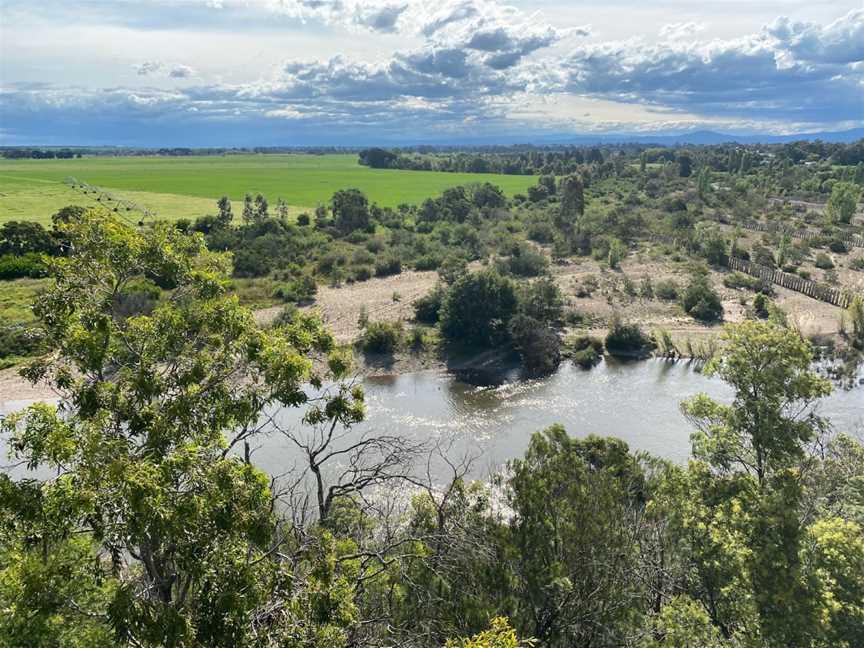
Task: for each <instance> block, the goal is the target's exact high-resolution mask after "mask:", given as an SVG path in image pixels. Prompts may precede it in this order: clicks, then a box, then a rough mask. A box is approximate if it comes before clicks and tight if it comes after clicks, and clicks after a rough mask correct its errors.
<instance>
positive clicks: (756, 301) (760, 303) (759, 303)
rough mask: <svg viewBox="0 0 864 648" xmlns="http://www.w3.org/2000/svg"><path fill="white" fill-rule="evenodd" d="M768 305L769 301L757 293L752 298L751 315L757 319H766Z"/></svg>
mask: <svg viewBox="0 0 864 648" xmlns="http://www.w3.org/2000/svg"><path fill="white" fill-rule="evenodd" d="M770 304H771V301H770V300H769V299H768V298H767V297H766V296H765V295H764V294H762V293H758V294H757V295H756V296H755V297H754V298H753V314H754V315H756V317H758V318H759V319H768V315H769V314H770V311H769V308H768V307H769V306H770Z"/></svg>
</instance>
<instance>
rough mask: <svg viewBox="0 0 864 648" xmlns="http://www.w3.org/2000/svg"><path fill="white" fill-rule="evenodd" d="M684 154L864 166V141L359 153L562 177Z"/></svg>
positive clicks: (761, 162) (445, 167) (386, 164)
mask: <svg viewBox="0 0 864 648" xmlns="http://www.w3.org/2000/svg"><path fill="white" fill-rule="evenodd" d="M681 155H687V156H688V157H691V158H693V159H694V160H697V161H699V162H700V163H702V164H705V165H707V166H710V167H711V168H712V169H713V170H715V171H725V172H729V173H747V172H749V171H751V170H753V169H755V168H756V167H760V166H761V167H766V166H768V167H774V166H779V167H783V168H787V167H792V166H795V165H800V164H805V163H810V164H812V163H817V162H822V163H825V164H828V165H843V166H855V165H858V164H859V163H860V164H864V140H859V141H857V142H853V143H850V144H841V143H836V144H834V143H826V142H819V141H816V142H795V143H791V144H773V145H741V144H721V145H711V146H683V147H662V146H642V145H617V146H591V147H583V146H563V147H546V148H544V147H502V148H497V149H491V150H490V149H476V150H475V149H463V150H458V151H447V150H429V149H427V148H424V149H396V150H387V149H382V148H368V149H364V150H362V151H360V153H359V162H360V164H362V165H365V166H369V167H372V168H378V169H407V170H414V171H442V172H453V173H455V172H458V173H499V174H508V175H556V176H562V175H567V174H570V173H577V172H579V171H580V169H581V168H582V167H583V166H585V165H593V166H596V165H601V164H603V163H604V162H607V161H612V162H616V163H626V164H645V163H648V164H656V163H673V162H675V161H676V160H677V159H678V158H679V157H680V156H681Z"/></svg>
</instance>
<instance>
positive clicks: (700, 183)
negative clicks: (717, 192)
mask: <svg viewBox="0 0 864 648" xmlns="http://www.w3.org/2000/svg"><path fill="white" fill-rule="evenodd" d="M697 189H698V191H699V198H701V199H702V200H703V201H705V200H707V199H708V193H709V192H710V191H711V169H710V168H709V167H708V165H707V164H706V165H704V166H703V167H702V168H701V169H700V170H699V177H698V179H697Z"/></svg>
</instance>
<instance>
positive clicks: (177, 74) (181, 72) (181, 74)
mask: <svg viewBox="0 0 864 648" xmlns="http://www.w3.org/2000/svg"><path fill="white" fill-rule="evenodd" d="M168 76H169V77H171V78H172V79H188V78H190V77H193V76H195V70H193V69H192V68H191V67H189V66H188V65H181V64H179V63H178V64H177V65H175V66H173V67H172V68H171V71H170V72H168Z"/></svg>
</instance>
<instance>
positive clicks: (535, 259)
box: [499, 244, 549, 277]
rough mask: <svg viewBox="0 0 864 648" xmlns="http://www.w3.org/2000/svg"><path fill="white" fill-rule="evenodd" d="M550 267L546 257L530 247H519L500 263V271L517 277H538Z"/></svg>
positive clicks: (523, 245)
mask: <svg viewBox="0 0 864 648" xmlns="http://www.w3.org/2000/svg"><path fill="white" fill-rule="evenodd" d="M548 266H549V262H548V261H547V260H546V257H545V256H543V255H542V254H541V253H539V252H537V251H536V250H534V249H532V248H531V247H530V246H529V245H525V244H522V245H519V246H518V247H517V248H516V250H515V251H514V252H513V254H512V255H511V256H510V257H509V258H508V259H506V260H502V261H500V262H499V269H500V270H501V271H502V272H504V273H510V274H513V275H515V276H517V277H537V276H539V275H541V274H543V273H544V272H546V268H547V267H548Z"/></svg>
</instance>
